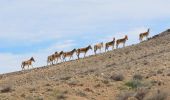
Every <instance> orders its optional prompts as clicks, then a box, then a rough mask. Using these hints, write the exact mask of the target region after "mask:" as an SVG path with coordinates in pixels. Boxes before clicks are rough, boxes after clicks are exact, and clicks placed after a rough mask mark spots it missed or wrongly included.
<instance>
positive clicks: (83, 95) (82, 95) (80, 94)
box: [76, 91, 87, 97]
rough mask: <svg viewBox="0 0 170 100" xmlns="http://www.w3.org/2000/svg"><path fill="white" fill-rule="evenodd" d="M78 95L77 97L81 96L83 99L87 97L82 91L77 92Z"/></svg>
mask: <svg viewBox="0 0 170 100" xmlns="http://www.w3.org/2000/svg"><path fill="white" fill-rule="evenodd" d="M76 95H77V96H81V97H86V96H87V95H86V94H85V93H84V92H82V91H77V92H76Z"/></svg>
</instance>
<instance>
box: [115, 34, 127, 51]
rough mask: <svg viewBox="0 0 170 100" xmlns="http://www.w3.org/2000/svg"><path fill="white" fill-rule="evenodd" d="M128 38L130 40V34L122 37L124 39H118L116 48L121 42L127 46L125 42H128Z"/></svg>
mask: <svg viewBox="0 0 170 100" xmlns="http://www.w3.org/2000/svg"><path fill="white" fill-rule="evenodd" d="M127 40H128V36H127V35H125V37H124V38H122V39H118V40H117V41H116V48H118V46H119V44H121V43H122V44H123V47H125V43H126V41H127Z"/></svg>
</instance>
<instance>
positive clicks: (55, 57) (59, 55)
mask: <svg viewBox="0 0 170 100" xmlns="http://www.w3.org/2000/svg"><path fill="white" fill-rule="evenodd" d="M63 53H64V52H63V51H61V52H60V53H58V52H55V54H54V61H55V62H56V63H58V61H59V59H60V60H61V61H62V59H61V57H62V55H63Z"/></svg>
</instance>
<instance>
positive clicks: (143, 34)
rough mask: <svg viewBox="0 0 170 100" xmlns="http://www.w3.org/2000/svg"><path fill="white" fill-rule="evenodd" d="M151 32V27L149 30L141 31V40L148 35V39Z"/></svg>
mask: <svg viewBox="0 0 170 100" xmlns="http://www.w3.org/2000/svg"><path fill="white" fill-rule="evenodd" d="M149 32H150V29H148V31H147V32H144V33H140V34H139V40H140V41H142V40H143V38H144V37H146V38H147V39H148V36H149Z"/></svg>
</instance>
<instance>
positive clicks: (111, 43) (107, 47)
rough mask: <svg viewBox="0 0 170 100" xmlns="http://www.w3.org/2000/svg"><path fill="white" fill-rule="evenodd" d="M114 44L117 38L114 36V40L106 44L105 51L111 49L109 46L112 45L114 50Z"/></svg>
mask: <svg viewBox="0 0 170 100" xmlns="http://www.w3.org/2000/svg"><path fill="white" fill-rule="evenodd" d="M114 45H115V38H113V40H112V41H110V42H107V43H106V44H105V52H106V51H107V50H108V49H109V47H112V50H113V49H114Z"/></svg>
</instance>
